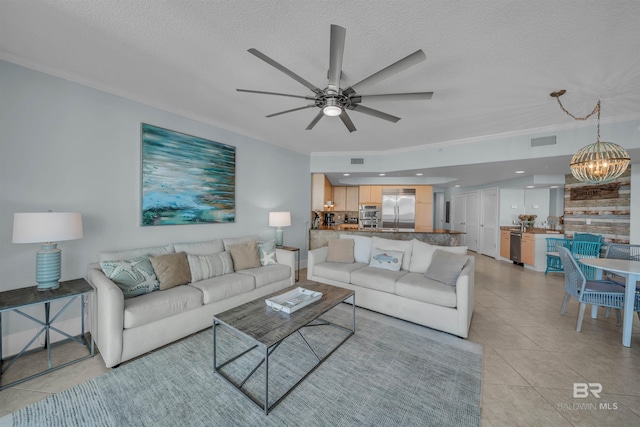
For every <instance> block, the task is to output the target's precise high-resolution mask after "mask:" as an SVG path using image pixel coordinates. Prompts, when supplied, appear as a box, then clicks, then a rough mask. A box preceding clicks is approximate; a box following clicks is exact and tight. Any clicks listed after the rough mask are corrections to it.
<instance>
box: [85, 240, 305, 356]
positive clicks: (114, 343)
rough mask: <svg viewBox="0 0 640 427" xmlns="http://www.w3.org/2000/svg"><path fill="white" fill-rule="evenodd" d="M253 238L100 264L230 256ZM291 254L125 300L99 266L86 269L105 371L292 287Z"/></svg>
mask: <svg viewBox="0 0 640 427" xmlns="http://www.w3.org/2000/svg"><path fill="white" fill-rule="evenodd" d="M252 239H253V240H257V239H256V237H253V236H251V237H245V238H239V239H218V240H211V241H207V242H197V243H176V244H170V245H167V246H161V247H153V248H142V249H134V250H126V251H119V252H101V253H100V254H99V259H100V261H111V260H126V259H130V258H134V257H138V256H159V255H163V254H169V253H176V252H186V253H187V254H193V255H205V254H209V253H216V252H221V251H224V250H228V248H229V246H231V245H235V244H238V243H242V242H247V241H250V240H252ZM294 256H295V254H294V253H293V252H291V251H285V250H282V249H276V259H277V264H274V265H264V266H260V267H257V268H249V269H244V270H239V271H234V272H232V273H229V274H224V275H221V276H217V277H211V278H209V279H205V280H201V281H198V282H195V283H189V284H186V285H181V286H175V287H172V288H170V289H166V290H161V291H154V292H151V293H147V294H144V295H140V296H136V297H133V298H128V299H125V298H124V295H123V292H122V290H121V289H120V287H118V286H117V285H116V284H115V283H114V282H113V281H111V280H110V279H108V278H107V276H106V275H105V273H104V272H103V270H102V268H101V265H100V263H93V264H91V265H90V266H89V272H88V281H89V283H90V284H91V285H92V286H93V287H94V288H95V293H94V306H93V313H92V327H91V332H92V334H93V337H94V339H95V342H96V344H97V346H98V349H99V350H100V354H101V355H102V358H103V359H104V362H105V364H106V366H107V367H113V366H116V365H118V364H120V363H122V362H125V361H127V360H130V359H132V358H134V357H137V356H140V355H142V354H144V353H147V352H149V351H151V350H154V349H156V348H158V347H161V346H163V345H166V344H169V343H171V342H173V341H176V340H178V339H180V338H183V337H185V336H187V335H190V334H193V333H195V332H198V331H200V330H202V329H205V328H208V327H211V325H212V321H213V319H212V317H213V315H215V314H216V313H220V312H222V311H225V310H228V309H230V308H233V307H236V306H238V305H240V304H243V303H245V302H248V301H251V300H253V299H256V298H259V297H262V296H265V295H267V294H270V293H272V292H275V291H278V290H281V289H284V288H286V287H289V286H291V285H293V284H294V269H295V259H294Z"/></svg>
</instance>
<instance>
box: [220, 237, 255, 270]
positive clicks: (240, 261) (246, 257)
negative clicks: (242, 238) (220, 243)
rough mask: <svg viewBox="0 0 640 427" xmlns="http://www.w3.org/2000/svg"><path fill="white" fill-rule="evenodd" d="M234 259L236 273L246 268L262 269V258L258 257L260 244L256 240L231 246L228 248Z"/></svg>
mask: <svg viewBox="0 0 640 427" xmlns="http://www.w3.org/2000/svg"><path fill="white" fill-rule="evenodd" d="M227 249H228V250H229V252H231V259H233V269H234V270H235V271H238V270H244V269H245V268H255V267H260V257H259V256H258V243H257V242H256V241H255V240H252V241H249V242H244V243H239V244H237V245H230V246H228V247H227Z"/></svg>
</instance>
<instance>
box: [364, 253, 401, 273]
mask: <svg viewBox="0 0 640 427" xmlns="http://www.w3.org/2000/svg"><path fill="white" fill-rule="evenodd" d="M403 256H404V253H403V252H401V251H392V250H388V249H380V248H373V249H371V262H370V263H369V266H370V267H375V268H383V269H385V270H391V271H400V267H402V257H403Z"/></svg>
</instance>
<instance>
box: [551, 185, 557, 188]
mask: <svg viewBox="0 0 640 427" xmlns="http://www.w3.org/2000/svg"><path fill="white" fill-rule="evenodd" d="M549 188H558V186H557V185H552V186H551V187H549Z"/></svg>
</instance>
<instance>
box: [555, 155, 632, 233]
mask: <svg viewBox="0 0 640 427" xmlns="http://www.w3.org/2000/svg"><path fill="white" fill-rule="evenodd" d="M611 184H616V185H617V186H618V195H617V197H615V198H605V199H603V198H597V196H594V197H593V198H591V199H588V200H571V190H572V189H574V195H575V194H576V191H575V189H581V188H585V187H594V185H593V184H585V183H584V182H581V181H578V180H577V179H575V178H574V177H573V175H566V176H565V184H564V230H565V234H566V235H567V237H569V238H572V237H573V235H574V234H575V233H592V234H602V241H603V242H604V243H629V235H630V224H631V222H630V221H631V166H629V168H628V169H627V171H626V172H625V173H624V174H622V176H620V177H618V178H617V179H616V180H615V181H613V182H612V183H607V184H603V187H604V186H610V185H611ZM596 187H597V186H596ZM607 188H610V187H607ZM607 197H611V194H607ZM587 220H590V222H591V223H590V224H587ZM605 246H606V245H605Z"/></svg>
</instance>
